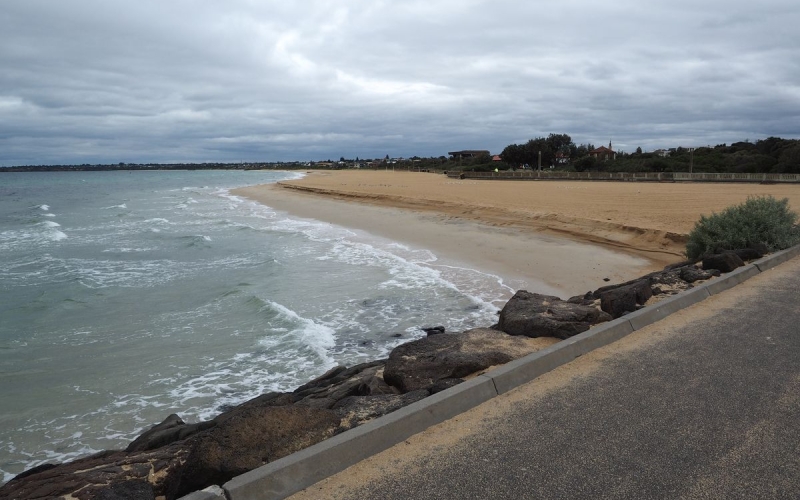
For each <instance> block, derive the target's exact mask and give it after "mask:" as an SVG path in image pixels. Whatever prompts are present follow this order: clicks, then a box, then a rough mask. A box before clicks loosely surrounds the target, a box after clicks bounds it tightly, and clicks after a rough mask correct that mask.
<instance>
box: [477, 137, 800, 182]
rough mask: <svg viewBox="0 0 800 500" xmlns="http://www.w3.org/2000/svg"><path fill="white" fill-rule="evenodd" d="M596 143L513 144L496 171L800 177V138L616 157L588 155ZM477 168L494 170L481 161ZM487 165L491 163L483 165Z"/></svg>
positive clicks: (560, 140)
mask: <svg viewBox="0 0 800 500" xmlns="http://www.w3.org/2000/svg"><path fill="white" fill-rule="evenodd" d="M594 149H595V147H594V146H593V145H592V144H581V145H580V146H578V145H576V144H575V143H574V142H573V141H572V139H571V138H570V136H569V135H567V134H550V135H549V136H547V137H537V138H535V139H531V140H529V141H528V142H527V143H525V144H510V145H508V146H506V148H505V149H504V150H503V152H502V155H501V156H502V160H503V162H502V164H499V165H498V164H497V162H495V164H494V165H492V166H491V168H492V169H494V168H500V169H505V168H520V167H523V166H524V165H530V166H531V167H537V166H540V165H541V166H542V167H543V168H549V167H551V166H553V167H555V168H557V169H563V170H576V171H585V170H588V171H592V170H595V171H614V172H688V171H690V170H692V171H694V172H734V173H800V140H797V139H781V138H779V137H769V138H767V139H762V140H758V141H756V142H750V141H743V142H736V143H733V144H731V145H727V144H718V145H716V146H713V147H712V146H706V147H699V148H692V149H689V148H684V147H678V148H673V149H670V150H668V151H659V152H652V153H645V152H642V149H641V148H636V151H635V152H633V153H624V152H621V151H616V152H615V154H614V155H613V157H611V158H607V159H606V158H598V157H595V156H591V155H589V152H590V151H592V150H594ZM474 163H475V165H474V167H475V168H476V169H486V168H488V167H489V165H488V163H490V162H488V159H478V160H476V161H475V162H474ZM484 163H486V165H484Z"/></svg>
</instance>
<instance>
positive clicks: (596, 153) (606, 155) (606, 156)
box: [589, 141, 617, 161]
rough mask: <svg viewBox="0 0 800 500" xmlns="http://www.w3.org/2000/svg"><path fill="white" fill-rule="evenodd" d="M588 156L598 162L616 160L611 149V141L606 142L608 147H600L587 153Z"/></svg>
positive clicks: (615, 154)
mask: <svg viewBox="0 0 800 500" xmlns="http://www.w3.org/2000/svg"><path fill="white" fill-rule="evenodd" d="M589 156H593V157H595V158H596V159H598V160H600V161H606V160H614V159H616V158H617V153H615V152H614V150H613V149H612V148H611V141H608V147H605V146H600V147H599V148H595V149H593V150H591V151H589Z"/></svg>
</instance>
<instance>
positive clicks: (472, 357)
mask: <svg viewBox="0 0 800 500" xmlns="http://www.w3.org/2000/svg"><path fill="white" fill-rule="evenodd" d="M536 349H537V347H536V346H532V345H531V344H530V343H529V342H526V341H525V340H524V339H520V338H514V337H511V336H509V335H506V334H504V333H502V332H499V331H497V330H492V329H489V328H476V329H474V330H469V331H466V332H464V333H460V334H445V335H432V336H430V337H425V338H423V339H419V340H415V341H413V342H409V343H407V344H403V345H401V346H398V347H395V348H394V350H392V353H391V354H390V355H389V360H388V361H387V362H386V369H385V370H384V373H383V378H384V380H385V381H386V383H388V384H389V385H392V386H394V387H397V388H398V389H400V390H401V391H402V392H404V393H406V392H411V391H416V390H419V389H426V388H429V387H430V386H432V385H433V384H434V383H436V382H437V381H439V380H442V379H450V378H462V377H465V376H467V375H470V374H472V373H475V372H478V371H481V370H485V369H486V368H489V367H490V366H494V365H501V364H504V363H508V362H509V361H511V360H513V359H516V358H519V357H522V356H525V355H526V354H529V353H531V352H533V351H535V350H536Z"/></svg>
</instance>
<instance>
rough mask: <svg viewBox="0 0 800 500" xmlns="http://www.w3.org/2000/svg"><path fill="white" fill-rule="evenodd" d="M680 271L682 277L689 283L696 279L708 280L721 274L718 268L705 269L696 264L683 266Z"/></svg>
mask: <svg viewBox="0 0 800 500" xmlns="http://www.w3.org/2000/svg"><path fill="white" fill-rule="evenodd" d="M679 273H680V277H681V279H682V280H683V281H685V282H687V283H694V282H695V281H699V280H707V279H710V278H712V277H714V276H719V274H720V273H719V270H718V269H711V270H709V271H704V270H702V269H698V268H697V267H696V266H687V267H682V268H680V269H679Z"/></svg>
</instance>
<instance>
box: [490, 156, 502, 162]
mask: <svg viewBox="0 0 800 500" xmlns="http://www.w3.org/2000/svg"><path fill="white" fill-rule="evenodd" d="M492 161H503V157H502V156H500V155H494V156H492Z"/></svg>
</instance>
